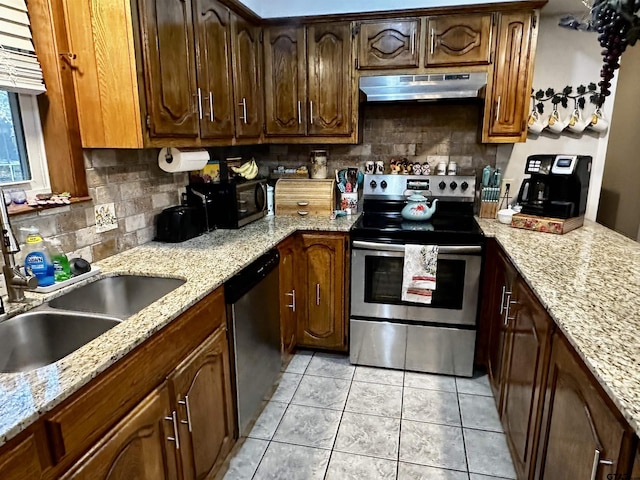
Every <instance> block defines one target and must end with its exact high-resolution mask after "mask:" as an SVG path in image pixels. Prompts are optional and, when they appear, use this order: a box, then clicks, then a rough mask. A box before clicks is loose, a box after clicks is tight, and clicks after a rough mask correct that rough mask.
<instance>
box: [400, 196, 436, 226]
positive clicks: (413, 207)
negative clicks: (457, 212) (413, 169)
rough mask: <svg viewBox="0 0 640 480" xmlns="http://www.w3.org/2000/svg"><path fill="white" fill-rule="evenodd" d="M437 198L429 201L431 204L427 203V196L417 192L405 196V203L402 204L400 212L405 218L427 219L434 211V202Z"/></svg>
mask: <svg viewBox="0 0 640 480" xmlns="http://www.w3.org/2000/svg"><path fill="white" fill-rule="evenodd" d="M437 202H438V199H437V198H436V199H434V200H433V202H431V206H430V207H429V206H428V205H427V198H426V197H425V196H423V195H420V194H419V193H414V194H413V195H411V196H410V197H409V198H407V204H406V205H405V206H404V208H403V209H402V211H401V212H400V214H401V215H402V218H404V219H405V220H414V221H422V220H429V219H430V218H431V216H432V215H433V214H434V212H435V211H436V203H437Z"/></svg>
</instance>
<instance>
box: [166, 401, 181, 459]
mask: <svg viewBox="0 0 640 480" xmlns="http://www.w3.org/2000/svg"><path fill="white" fill-rule="evenodd" d="M164 419H165V420H166V421H167V422H171V423H173V437H167V440H169V441H170V442H176V450H180V437H179V436H178V413H177V412H176V411H175V410H174V411H173V412H171V416H170V417H164Z"/></svg>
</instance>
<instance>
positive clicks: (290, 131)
mask: <svg viewBox="0 0 640 480" xmlns="http://www.w3.org/2000/svg"><path fill="white" fill-rule="evenodd" d="M304 34H305V31H304V28H303V27H289V26H286V27H272V28H267V29H266V30H265V31H264V70H265V71H264V78H265V81H264V83H265V113H266V133H267V135H304V134H305V133H306V124H307V116H306V99H307V69H306V64H307V63H306V55H305V41H304Z"/></svg>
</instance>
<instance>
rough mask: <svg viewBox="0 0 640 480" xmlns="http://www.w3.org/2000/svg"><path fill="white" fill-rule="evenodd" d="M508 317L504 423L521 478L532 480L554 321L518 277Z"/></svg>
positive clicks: (503, 390) (514, 461) (504, 374)
mask: <svg viewBox="0 0 640 480" xmlns="http://www.w3.org/2000/svg"><path fill="white" fill-rule="evenodd" d="M511 299H512V300H510V301H511V302H514V303H512V304H511V306H510V309H511V311H512V312H514V315H513V316H511V317H509V316H508V317H507V342H506V345H505V346H506V347H507V350H508V351H507V353H506V354H505V356H504V366H503V369H504V373H503V375H502V383H503V386H502V392H503V394H502V398H503V401H502V424H503V425H504V429H505V432H506V434H507V444H508V445H509V450H510V451H511V458H512V459H513V464H514V467H515V470H516V473H517V475H518V478H530V472H531V469H532V466H533V463H532V461H533V458H534V457H535V450H536V447H537V443H536V442H537V439H538V433H539V428H538V425H539V423H540V422H539V421H540V414H541V410H542V400H543V397H544V384H545V380H546V374H547V366H548V364H549V354H550V349H551V332H552V330H553V320H552V319H551V318H550V317H549V315H548V314H547V312H546V310H545V309H544V307H543V306H542V305H541V304H540V302H538V299H537V298H536V297H535V295H534V294H533V292H532V291H531V290H530V289H529V288H528V287H527V286H526V284H525V282H524V280H523V279H522V278H521V277H518V278H517V279H516V280H515V282H514V286H513V292H512V294H511Z"/></svg>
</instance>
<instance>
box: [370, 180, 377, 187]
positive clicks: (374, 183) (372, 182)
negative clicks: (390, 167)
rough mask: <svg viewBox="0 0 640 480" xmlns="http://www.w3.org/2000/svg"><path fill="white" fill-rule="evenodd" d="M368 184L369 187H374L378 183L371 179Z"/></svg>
mask: <svg viewBox="0 0 640 480" xmlns="http://www.w3.org/2000/svg"><path fill="white" fill-rule="evenodd" d="M369 186H370V187H371V188H376V187H377V186H378V184H377V183H376V181H375V180H371V183H370V184H369Z"/></svg>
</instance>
